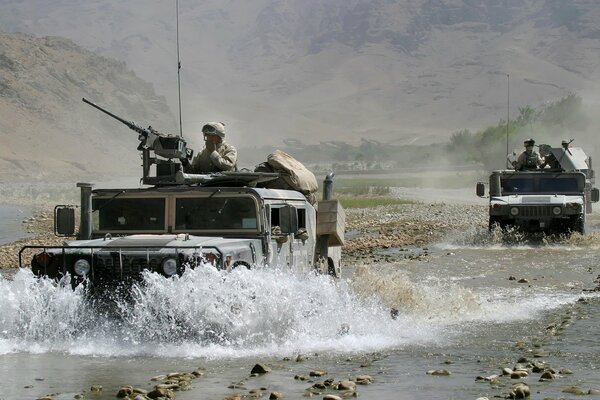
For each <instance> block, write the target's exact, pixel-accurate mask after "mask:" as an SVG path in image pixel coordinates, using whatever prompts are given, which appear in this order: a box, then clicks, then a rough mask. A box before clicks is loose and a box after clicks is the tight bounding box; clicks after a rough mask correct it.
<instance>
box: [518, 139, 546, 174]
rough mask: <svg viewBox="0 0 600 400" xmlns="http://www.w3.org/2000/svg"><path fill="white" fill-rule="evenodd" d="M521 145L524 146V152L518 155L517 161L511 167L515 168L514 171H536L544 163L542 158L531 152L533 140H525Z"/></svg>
mask: <svg viewBox="0 0 600 400" xmlns="http://www.w3.org/2000/svg"><path fill="white" fill-rule="evenodd" d="M523 145H524V146H525V151H524V152H522V153H521V154H519V157H518V158H517V161H514V162H513V167H515V170H516V171H527V170H534V169H538V168H539V167H540V166H541V165H542V164H543V163H544V161H543V160H542V157H540V155H539V154H538V153H537V152H536V151H534V150H533V146H534V145H535V140H533V139H527V140H525V142H523Z"/></svg>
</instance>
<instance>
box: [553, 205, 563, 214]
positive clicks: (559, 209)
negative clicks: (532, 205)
mask: <svg viewBox="0 0 600 400" xmlns="http://www.w3.org/2000/svg"><path fill="white" fill-rule="evenodd" d="M552 214H554V215H560V214H562V208H560V207H558V206H556V207H553V208H552Z"/></svg>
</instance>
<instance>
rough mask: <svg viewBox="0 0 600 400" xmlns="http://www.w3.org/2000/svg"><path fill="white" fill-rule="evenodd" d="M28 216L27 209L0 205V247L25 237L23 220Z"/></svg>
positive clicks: (29, 213)
mask: <svg viewBox="0 0 600 400" xmlns="http://www.w3.org/2000/svg"><path fill="white" fill-rule="evenodd" d="M30 215H31V210H29V209H28V208H25V207H20V206H15V205H5V204H0V245H2V244H6V243H12V242H14V241H15V240H17V239H21V238H23V237H25V236H26V233H25V232H24V231H23V220H24V219H25V218H27V217H29V216H30Z"/></svg>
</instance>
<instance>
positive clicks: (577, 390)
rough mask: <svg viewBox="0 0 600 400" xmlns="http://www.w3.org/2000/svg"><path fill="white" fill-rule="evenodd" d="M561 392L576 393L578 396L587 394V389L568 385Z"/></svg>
mask: <svg viewBox="0 0 600 400" xmlns="http://www.w3.org/2000/svg"><path fill="white" fill-rule="evenodd" d="M562 392H563V393H569V394H576V395H578V396H583V395H584V394H588V393H587V391H584V390H582V389H581V388H580V387H578V386H569V387H566V388H564V389H563V390H562Z"/></svg>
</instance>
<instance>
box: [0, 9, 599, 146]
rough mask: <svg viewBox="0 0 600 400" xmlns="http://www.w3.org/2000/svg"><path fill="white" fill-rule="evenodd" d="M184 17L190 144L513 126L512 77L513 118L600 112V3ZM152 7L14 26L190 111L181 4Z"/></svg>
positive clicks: (393, 137)
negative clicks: (215, 133)
mask: <svg viewBox="0 0 600 400" xmlns="http://www.w3.org/2000/svg"><path fill="white" fill-rule="evenodd" d="M179 3H180V10H179V15H180V38H181V57H180V58H181V60H182V70H181V74H182V83H183V88H182V100H183V103H184V110H183V111H184V112H183V118H184V132H185V131H189V132H195V131H197V130H198V128H199V126H201V124H202V123H203V121H207V120H223V121H227V122H228V123H229V131H230V138H231V141H232V142H235V143H238V144H239V145H255V144H265V143H269V142H275V143H281V140H282V139H284V138H301V139H302V140H303V141H305V142H308V143H318V142H319V141H322V140H343V141H350V142H354V143H356V142H358V141H359V140H360V138H361V137H367V138H371V139H377V140H380V141H386V142H394V143H427V142H428V141H432V140H439V139H440V138H448V137H449V135H450V133H451V132H452V131H455V130H457V129H462V128H469V129H478V128H481V127H484V126H486V125H487V124H493V123H496V122H497V121H498V120H499V119H501V118H506V103H507V101H506V100H507V96H506V95H507V74H510V81H511V106H512V107H511V115H513V116H514V115H516V114H517V108H518V107H519V106H524V105H527V104H529V105H532V106H533V107H536V106H539V105H540V104H541V103H543V102H545V101H549V100H555V99H557V98H560V97H563V96H565V95H566V94H568V93H570V92H576V93H578V94H580V95H581V96H582V97H583V99H584V101H585V102H588V103H589V102H592V103H593V102H597V96H596V95H595V93H596V89H597V85H596V82H597V81H598V80H599V78H600V69H599V68H598V65H600V59H599V58H600V53H598V51H597V48H598V47H599V46H600V30H599V29H598V25H597V22H596V21H598V19H599V18H600V3H599V2H597V1H592V0H584V1H577V2H572V1H562V0H482V1H468V0H391V1H390V0H314V1H298V0H253V1H230V2H223V1H221V0H206V1H202V2H179ZM147 4H148V3H147V2H146V1H143V0H130V1H126V2H124V1H121V2H115V1H97V2H93V3H90V2H74V1H72V0H48V1H45V2H42V3H40V2H39V1H33V0H19V1H17V0H2V1H0V26H2V27H4V29H7V30H11V31H22V32H28V33H32V34H36V35H59V36H64V37H68V38H70V39H72V40H74V41H75V42H76V43H78V44H81V45H82V46H84V47H86V48H88V49H90V50H93V51H96V52H98V53H99V54H103V55H107V56H111V57H116V58H118V59H122V60H125V61H126V62H127V65H128V66H129V67H131V68H132V69H133V70H134V71H136V73H137V74H139V76H141V77H143V78H144V79H146V80H148V81H151V82H153V83H154V84H155V85H156V87H157V90H158V91H159V92H160V93H161V94H163V95H165V96H166V97H167V98H168V100H169V104H170V105H171V108H172V109H176V105H177V90H176V82H177V80H176V79H177V75H176V74H177V69H176V65H177V64H176V60H177V58H176V45H175V43H176V31H175V21H176V18H175V2H170V1H169V2H154V3H153V4H152V7H149V6H148V5H147ZM107 27H108V29H107Z"/></svg>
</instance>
